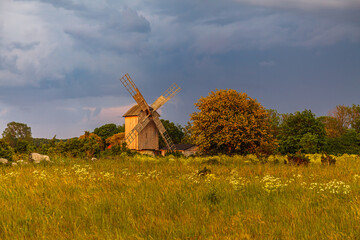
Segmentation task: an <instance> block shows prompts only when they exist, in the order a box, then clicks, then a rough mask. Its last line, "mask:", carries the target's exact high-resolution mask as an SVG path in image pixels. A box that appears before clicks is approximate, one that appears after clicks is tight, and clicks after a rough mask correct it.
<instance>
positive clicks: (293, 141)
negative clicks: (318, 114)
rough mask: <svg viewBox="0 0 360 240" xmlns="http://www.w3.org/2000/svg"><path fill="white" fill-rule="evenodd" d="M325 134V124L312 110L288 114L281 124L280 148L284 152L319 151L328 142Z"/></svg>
mask: <svg viewBox="0 0 360 240" xmlns="http://www.w3.org/2000/svg"><path fill="white" fill-rule="evenodd" d="M325 135H326V133H325V127H324V124H323V123H322V122H321V121H320V120H319V119H317V118H315V115H314V114H313V113H312V112H311V110H306V109H305V110H304V111H302V112H296V113H294V114H288V115H286V116H284V119H283V122H282V124H281V125H280V133H279V135H278V139H279V150H280V152H281V153H283V154H286V153H295V152H297V151H299V150H301V151H303V152H306V153H315V152H319V151H321V150H322V149H323V147H324V145H325V143H326V138H325Z"/></svg>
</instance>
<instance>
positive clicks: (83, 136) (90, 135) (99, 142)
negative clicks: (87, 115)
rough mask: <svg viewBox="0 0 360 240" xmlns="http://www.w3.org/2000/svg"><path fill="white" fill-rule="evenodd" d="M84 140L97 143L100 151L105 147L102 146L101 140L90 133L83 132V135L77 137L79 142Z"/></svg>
mask: <svg viewBox="0 0 360 240" xmlns="http://www.w3.org/2000/svg"><path fill="white" fill-rule="evenodd" d="M86 139H87V140H89V139H94V141H95V142H97V143H98V145H99V147H100V148H101V149H104V147H105V145H104V144H103V140H102V138H101V137H100V136H98V135H97V134H95V133H90V132H88V131H85V134H84V135H81V136H80V137H79V140H86Z"/></svg>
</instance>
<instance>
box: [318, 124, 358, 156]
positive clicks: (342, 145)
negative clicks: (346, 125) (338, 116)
mask: <svg viewBox="0 0 360 240" xmlns="http://www.w3.org/2000/svg"><path fill="white" fill-rule="evenodd" d="M325 151H326V152H327V153H329V154H345V153H347V154H360V134H359V133H357V132H356V131H355V130H354V129H349V130H347V131H346V132H345V133H344V134H343V135H341V136H340V137H337V138H329V139H328V140H327V145H326V149H325Z"/></svg>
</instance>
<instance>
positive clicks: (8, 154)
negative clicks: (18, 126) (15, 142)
mask: <svg viewBox="0 0 360 240" xmlns="http://www.w3.org/2000/svg"><path fill="white" fill-rule="evenodd" d="M13 154H14V150H13V149H12V148H11V147H10V146H9V144H7V143H6V142H5V141H4V140H3V139H0V158H5V159H7V160H10V161H11V160H12V157H13Z"/></svg>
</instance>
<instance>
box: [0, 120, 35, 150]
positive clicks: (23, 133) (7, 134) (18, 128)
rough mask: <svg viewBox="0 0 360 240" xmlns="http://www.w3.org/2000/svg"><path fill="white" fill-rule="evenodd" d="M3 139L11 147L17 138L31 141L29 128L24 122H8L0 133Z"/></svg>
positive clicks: (14, 144)
mask: <svg viewBox="0 0 360 240" xmlns="http://www.w3.org/2000/svg"><path fill="white" fill-rule="evenodd" d="M2 136H3V139H4V141H5V142H7V143H8V144H9V145H10V146H11V147H13V148H14V147H15V146H16V143H17V141H18V140H19V139H22V140H24V141H27V142H31V140H32V137H31V128H30V127H28V126H27V125H26V124H25V123H18V122H10V123H8V124H7V127H6V128H5V130H4V132H3V133H2Z"/></svg>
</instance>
